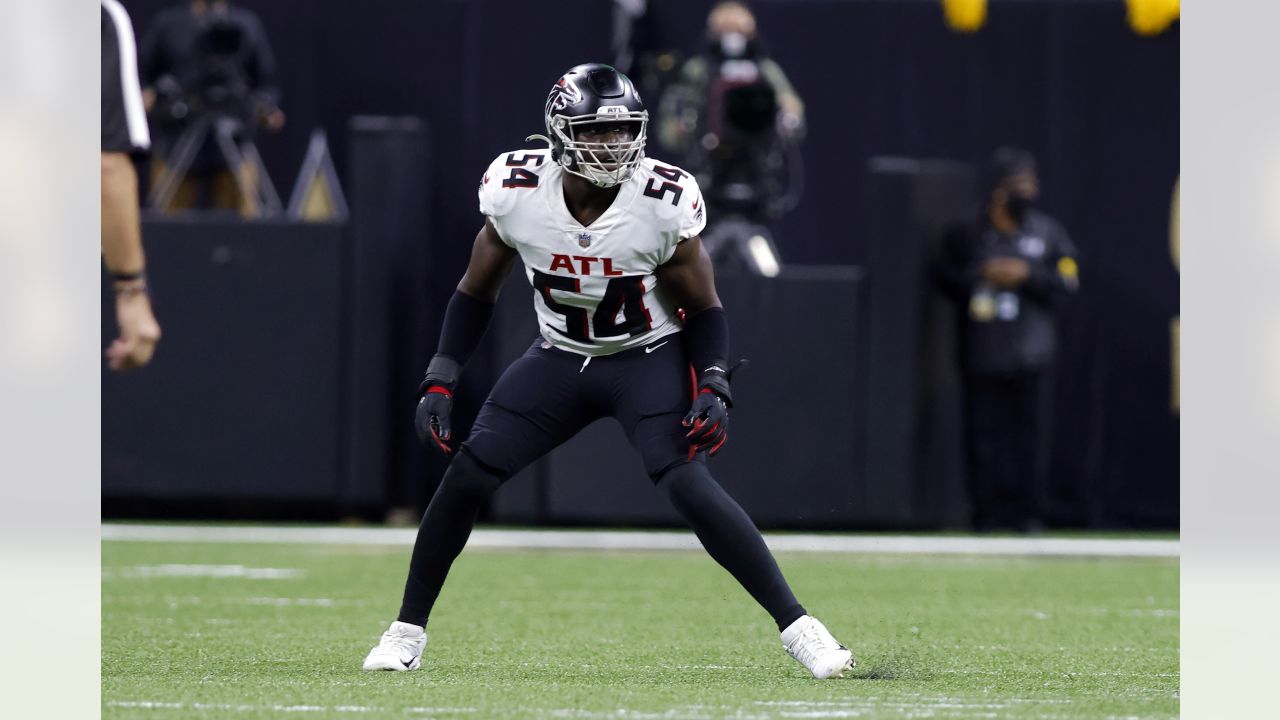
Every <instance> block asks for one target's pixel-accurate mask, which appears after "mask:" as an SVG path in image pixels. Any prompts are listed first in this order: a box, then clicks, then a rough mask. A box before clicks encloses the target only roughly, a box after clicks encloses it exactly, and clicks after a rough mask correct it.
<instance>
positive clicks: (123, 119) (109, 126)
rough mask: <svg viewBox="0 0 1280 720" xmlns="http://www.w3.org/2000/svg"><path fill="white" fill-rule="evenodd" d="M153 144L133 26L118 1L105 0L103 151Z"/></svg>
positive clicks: (134, 150)
mask: <svg viewBox="0 0 1280 720" xmlns="http://www.w3.org/2000/svg"><path fill="white" fill-rule="evenodd" d="M150 147H151V133H150V132H149V131H148V130H147V114H146V110H145V109H144V108H143V105H142V89H141V88H140V87H139V84H138V48H137V45H136V44H135V43H134V40H133V25H132V23H131V22H130V21H129V13H127V12H125V9H124V7H123V6H122V5H121V4H120V3H119V1H118V0H102V152H123V153H137V152H142V151H145V150H147V149H149V148H150Z"/></svg>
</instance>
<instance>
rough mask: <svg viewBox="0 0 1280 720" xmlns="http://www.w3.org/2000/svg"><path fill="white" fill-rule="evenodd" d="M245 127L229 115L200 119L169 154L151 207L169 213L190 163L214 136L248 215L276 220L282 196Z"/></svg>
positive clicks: (201, 116)
mask: <svg viewBox="0 0 1280 720" xmlns="http://www.w3.org/2000/svg"><path fill="white" fill-rule="evenodd" d="M243 130H244V123H243V122H242V121H241V120H239V119H237V118H235V117H231V116H229V115H226V114H221V113H207V114H203V115H200V116H199V117H197V118H196V119H195V120H194V121H192V122H191V124H190V125H188V126H187V128H186V129H185V130H183V131H182V134H181V135H180V136H178V141H177V142H176V143H174V146H173V152H172V153H170V156H169V161H170V162H169V163H168V166H167V167H166V168H165V170H164V172H163V173H162V174H161V175H160V177H159V178H158V179H157V180H156V183H155V187H154V188H152V191H151V205H152V207H155V208H157V209H159V210H162V211H163V210H168V209H169V205H170V203H172V202H173V197H174V195H176V194H177V192H178V187H179V186H180V185H181V184H182V180H183V178H185V177H186V176H187V173H188V172H189V171H190V170H191V163H193V162H194V161H195V159H196V155H197V154H198V153H199V152H200V148H201V147H203V146H204V143H205V140H206V139H207V138H208V137H209V136H210V134H212V135H213V138H214V144H215V146H216V147H217V148H218V152H219V153H220V154H221V155H222V160H223V162H225V163H226V164H227V168H228V169H229V170H230V171H231V175H232V177H233V178H234V179H235V183H236V187H237V189H239V191H240V196H241V197H242V198H243V199H244V201H245V204H246V206H247V208H248V210H247V214H249V215H250V216H252V217H273V216H276V215H279V214H280V212H281V205H280V196H279V195H278V194H277V193H276V188H275V186H274V185H272V184H271V178H270V177H269V176H268V175H267V168H266V166H265V165H263V164H262V156H261V155H259V154H258V148H257V146H256V145H254V144H253V140H252V139H250V138H249V136H248V133H245V132H243ZM250 170H252V171H253V175H254V176H255V179H254V180H253V181H251V180H250V179H249V171H250Z"/></svg>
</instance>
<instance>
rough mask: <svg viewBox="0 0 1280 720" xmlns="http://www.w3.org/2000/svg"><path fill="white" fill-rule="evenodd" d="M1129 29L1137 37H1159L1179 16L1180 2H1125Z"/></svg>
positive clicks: (1173, 0) (1141, 0)
mask: <svg viewBox="0 0 1280 720" xmlns="http://www.w3.org/2000/svg"><path fill="white" fill-rule="evenodd" d="M1125 5H1127V6H1128V8H1129V27H1130V28H1132V29H1133V31H1134V32H1136V33H1138V34H1139V35H1146V36H1148V37H1150V36H1152V35H1159V34H1160V33H1162V32H1164V31H1165V30H1168V29H1169V26H1170V25H1172V24H1173V21H1174V20H1177V19H1178V17H1179V15H1180V14H1181V7H1180V5H1181V0H1125Z"/></svg>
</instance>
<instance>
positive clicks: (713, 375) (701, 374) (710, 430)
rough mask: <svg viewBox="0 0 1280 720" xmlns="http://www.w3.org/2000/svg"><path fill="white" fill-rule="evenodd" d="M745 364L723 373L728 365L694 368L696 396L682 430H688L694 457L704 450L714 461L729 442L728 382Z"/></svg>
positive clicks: (729, 402) (729, 394)
mask: <svg viewBox="0 0 1280 720" xmlns="http://www.w3.org/2000/svg"><path fill="white" fill-rule="evenodd" d="M746 362H747V361H746V360H739V361H738V362H737V364H735V365H734V366H733V367H732V368H728V369H726V368H727V366H728V363H727V362H724V361H722V360H717V361H715V362H712V363H711V364H710V365H708V366H707V367H704V368H695V373H696V374H697V376H698V394H697V396H696V397H694V399H693V407H691V408H689V413H688V414H687V415H685V416H684V426H685V427H687V428H689V432H688V433H687V434H686V435H685V437H687V438H689V443H690V444H691V445H692V446H693V451H694V452H695V453H699V452H702V451H703V450H706V451H707V454H708V455H709V456H711V457H715V455H716V453H718V452H720V448H721V447H723V446H724V443H725V441H726V440H728V439H729V408H731V407H733V395H732V394H731V393H730V392H729V381H730V380H731V379H732V378H733V374H734V373H735V372H737V371H738V369H739V368H741V367H742V366H744V365H745V364H746Z"/></svg>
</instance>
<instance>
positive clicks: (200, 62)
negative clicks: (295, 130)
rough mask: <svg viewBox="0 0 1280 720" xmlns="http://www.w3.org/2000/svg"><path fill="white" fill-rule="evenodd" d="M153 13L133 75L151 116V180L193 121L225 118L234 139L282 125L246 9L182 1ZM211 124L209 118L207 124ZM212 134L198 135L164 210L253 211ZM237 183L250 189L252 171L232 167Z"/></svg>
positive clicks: (267, 53)
mask: <svg viewBox="0 0 1280 720" xmlns="http://www.w3.org/2000/svg"><path fill="white" fill-rule="evenodd" d="M180 5H181V6H180V7H174V8H170V9H168V10H166V11H164V12H162V13H160V14H159V15H157V16H156V18H155V20H154V22H152V24H151V26H150V27H149V28H148V29H147V33H146V35H144V36H143V39H142V45H141V48H140V53H139V54H140V56H141V57H140V59H139V65H140V67H139V75H140V76H141V79H142V84H143V87H144V89H143V97H144V99H145V101H146V105H147V109H148V111H149V112H150V113H151V119H152V125H153V127H154V129H155V134H156V145H157V152H156V154H155V163H154V164H153V167H152V179H153V181H155V180H156V179H158V178H159V177H160V175H161V174H163V172H164V171H165V168H166V166H167V163H168V162H170V161H171V160H172V158H171V157H169V155H170V154H171V153H172V152H173V150H174V146H175V143H176V142H177V140H178V138H179V137H180V136H181V135H182V133H183V132H184V131H186V130H188V129H189V128H191V127H192V125H193V124H195V123H197V122H203V121H205V120H212V119H213V118H217V119H218V120H227V119H229V120H232V121H234V127H235V128H236V131H235V132H236V136H237V137H242V136H245V135H248V136H251V135H252V133H253V132H254V131H255V129H256V128H257V127H263V128H265V129H267V130H269V131H271V132H275V131H278V130H280V128H282V127H283V126H284V122H285V115H284V112H283V111H281V110H280V106H279V95H280V93H279V89H278V88H277V87H276V85H275V60H274V59H273V57H272V54H271V47H270V45H269V44H268V42H267V35H266V32H265V31H264V30H263V27H262V23H261V22H260V21H259V20H258V17H257V15H255V14H254V13H253V12H252V11H250V10H247V9H244V8H239V7H232V6H231V3H230V2H228V1H227V0H189V1H188V2H183V3H181V4H180ZM210 127H212V123H210ZM233 170H234V169H233V168H230V167H228V164H227V159H226V158H225V157H224V154H223V153H221V152H220V151H219V148H218V145H217V142H216V139H215V137H214V136H213V133H210V134H209V135H208V136H207V137H205V138H204V140H203V142H202V143H201V145H200V147H199V151H198V152H197V154H196V156H195V158H194V160H193V161H192V163H191V166H190V168H189V169H188V171H187V173H186V175H185V177H183V178H182V182H181V185H179V186H178V190H177V192H176V194H175V195H174V197H173V200H172V202H170V203H169V205H168V208H167V209H174V208H191V207H200V208H217V209H233V210H239V211H240V212H241V214H244V215H249V214H251V213H252V212H253V208H252V206H251V204H250V203H249V202H248V200H247V198H246V193H245V192H242V191H241V188H240V185H238V184H237V182H236V180H237V178H236V177H234V176H233V174H232V172H233ZM240 170H241V172H242V177H241V178H239V179H240V182H241V183H243V184H245V185H246V186H248V187H256V185H257V183H258V180H259V179H258V178H257V177H256V168H255V167H254V166H252V165H249V164H246V165H244V166H242V167H241V168H240Z"/></svg>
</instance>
